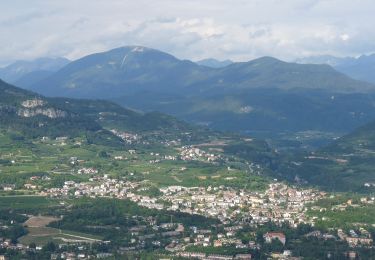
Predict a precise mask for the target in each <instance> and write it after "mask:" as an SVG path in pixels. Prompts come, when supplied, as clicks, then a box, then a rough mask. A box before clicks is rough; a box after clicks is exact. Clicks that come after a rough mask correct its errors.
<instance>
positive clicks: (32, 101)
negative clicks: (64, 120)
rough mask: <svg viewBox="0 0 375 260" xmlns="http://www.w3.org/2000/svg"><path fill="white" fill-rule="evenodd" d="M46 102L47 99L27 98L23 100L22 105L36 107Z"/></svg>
mask: <svg viewBox="0 0 375 260" xmlns="http://www.w3.org/2000/svg"><path fill="white" fill-rule="evenodd" d="M45 104H46V102H45V101H43V100H41V99H37V98H35V99H29V100H25V101H23V102H22V104H21V105H22V106H23V107H25V108H35V107H41V106H44V105H45Z"/></svg>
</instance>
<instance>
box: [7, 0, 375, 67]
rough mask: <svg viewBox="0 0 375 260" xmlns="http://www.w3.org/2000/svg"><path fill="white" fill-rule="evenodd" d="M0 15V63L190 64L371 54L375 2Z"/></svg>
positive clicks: (74, 3)
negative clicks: (133, 55)
mask: <svg viewBox="0 0 375 260" xmlns="http://www.w3.org/2000/svg"><path fill="white" fill-rule="evenodd" d="M0 10H1V14H2V15H1V17H0V46H1V48H0V64H7V63H10V62H12V61H14V60H20V59H26V60H30V59H35V58H38V57H51V56H53V57H55V56H63V57H66V58H69V59H72V60H74V59H78V58H80V57H83V56H85V55H88V54H91V53H95V52H102V51H106V50H109V49H112V48H116V47H120V46H124V45H142V46H146V47H151V48H155V49H159V50H162V51H165V52H168V53H171V54H172V55H174V56H176V57H178V58H181V59H190V60H200V59H204V58H217V59H221V60H223V59H232V60H234V61H247V60H251V59H254V58H258V57H261V56H273V57H277V58H280V59H283V60H288V61H291V60H295V59H297V58H301V57H308V56H315V55H328V54H329V55H335V56H358V55H361V54H370V53H374V52H375V30H374V27H373V26H374V24H375V15H374V14H375V1H374V0H33V1H30V0H12V1H0Z"/></svg>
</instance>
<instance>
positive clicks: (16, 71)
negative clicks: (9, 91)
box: [0, 57, 70, 87]
mask: <svg viewBox="0 0 375 260" xmlns="http://www.w3.org/2000/svg"><path fill="white" fill-rule="evenodd" d="M69 62H70V60H68V59H66V58H62V57H55V58H38V59H35V60H31V61H23V60H20V61H16V62H14V63H12V64H10V65H8V66H6V67H4V68H0V78H1V79H2V80H4V81H6V82H9V83H12V84H17V85H20V86H22V87H29V86H30V85H32V84H34V83H35V82H38V81H40V80H42V79H44V78H46V77H47V76H50V75H51V74H52V73H53V72H55V71H58V70H59V69H61V68H62V67H64V66H65V65H67V64H68V63H69Z"/></svg>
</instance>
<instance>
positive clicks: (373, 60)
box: [297, 54, 375, 83]
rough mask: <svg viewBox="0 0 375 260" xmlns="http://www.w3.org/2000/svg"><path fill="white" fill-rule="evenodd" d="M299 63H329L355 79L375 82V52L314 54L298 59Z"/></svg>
mask: <svg viewBox="0 0 375 260" xmlns="http://www.w3.org/2000/svg"><path fill="white" fill-rule="evenodd" d="M297 62H298V63H303V64H305V63H309V64H328V65H330V66H332V67H333V68H335V69H336V70H338V71H340V72H342V73H345V74H346V75H348V76H350V77H352V78H353V79H358V80H363V81H367V82H370V83H375V75H374V72H375V54H372V55H361V56H359V57H357V58H355V57H345V58H339V57H334V56H329V55H325V56H313V57H308V58H303V59H298V60H297Z"/></svg>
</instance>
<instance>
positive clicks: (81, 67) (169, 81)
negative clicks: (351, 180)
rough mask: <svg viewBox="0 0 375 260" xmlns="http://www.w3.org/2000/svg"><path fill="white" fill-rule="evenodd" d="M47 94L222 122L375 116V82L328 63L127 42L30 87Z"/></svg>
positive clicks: (297, 127) (356, 120) (312, 126)
mask: <svg viewBox="0 0 375 260" xmlns="http://www.w3.org/2000/svg"><path fill="white" fill-rule="evenodd" d="M28 88H29V89H31V90H33V91H35V92H37V93H41V94H44V95H47V96H63V97H70V98H91V99H98V98H100V99H107V100H111V101H115V102H116V103H118V104H120V105H122V106H124V107H131V108H133V109H138V110H143V111H160V112H163V113H167V114H171V115H173V116H177V117H178V118H181V119H184V120H188V121H190V122H193V123H197V124H203V125H207V126H209V127H211V128H214V129H218V130H230V131H240V132H251V133H259V132H261V133H270V134H271V135H277V134H278V133H280V132H288V131H291V132H295V131H306V130H317V131H330V132H337V133H340V134H342V133H346V132H348V131H350V130H353V129H354V128H356V127H358V126H360V125H362V124H365V123H367V122H369V121H371V120H372V119H375V110H374V109H373V108H374V104H375V102H374V97H375V96H374V94H373V93H374V90H375V86H374V85H372V84H371V83H366V82H362V81H358V80H354V79H351V78H349V77H348V76H346V75H345V74H342V73H340V72H338V71H336V70H334V69H333V68H332V67H330V66H328V65H311V64H298V63H288V62H284V61H281V60H278V59H275V58H271V57H263V58H259V59H256V60H252V61H249V62H235V63H232V64H229V65H227V66H224V67H221V68H212V67H208V66H202V65H198V64H197V63H194V62H191V61H188V60H179V59H177V58H176V57H174V56H172V55H170V54H168V53H164V52H161V51H158V50H155V49H150V48H146V47H141V46H126V47H121V48H117V49H113V50H110V51H107V52H103V53H96V54H92V55H88V56H86V57H83V58H81V59H78V60H76V61H73V62H70V63H69V64H67V65H65V66H64V67H62V68H61V69H60V70H58V71H57V72H54V73H53V74H52V75H50V76H48V77H47V78H45V79H43V80H41V81H38V82H37V83H34V84H32V85H31V86H29V87H28Z"/></svg>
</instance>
